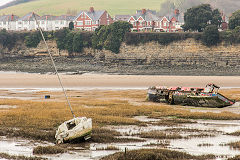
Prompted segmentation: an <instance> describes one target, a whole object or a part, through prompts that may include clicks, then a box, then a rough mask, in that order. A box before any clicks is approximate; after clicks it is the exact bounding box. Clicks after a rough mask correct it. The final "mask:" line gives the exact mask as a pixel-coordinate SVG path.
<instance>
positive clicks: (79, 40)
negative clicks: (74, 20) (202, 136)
mask: <svg viewBox="0 0 240 160" xmlns="http://www.w3.org/2000/svg"><path fill="white" fill-rule="evenodd" d="M72 45H73V51H74V52H77V53H81V52H82V49H83V37H82V34H81V32H76V33H75V34H74V37H73V44H72Z"/></svg>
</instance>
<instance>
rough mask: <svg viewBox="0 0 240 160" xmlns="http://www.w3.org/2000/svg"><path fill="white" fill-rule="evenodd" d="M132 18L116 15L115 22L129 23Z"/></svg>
mask: <svg viewBox="0 0 240 160" xmlns="http://www.w3.org/2000/svg"><path fill="white" fill-rule="evenodd" d="M130 17H131V16H130V15H116V16H115V17H114V21H125V22H127V21H128V20H129V18H130Z"/></svg>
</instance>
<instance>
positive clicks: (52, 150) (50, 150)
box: [33, 146, 65, 154]
mask: <svg viewBox="0 0 240 160" xmlns="http://www.w3.org/2000/svg"><path fill="white" fill-rule="evenodd" d="M64 152H65V149H63V148H61V147H58V146H46V147H44V146H38V147H36V148H34V149H33V154H58V153H64Z"/></svg>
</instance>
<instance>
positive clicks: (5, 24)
mask: <svg viewBox="0 0 240 160" xmlns="http://www.w3.org/2000/svg"><path fill="white" fill-rule="evenodd" d="M18 18H19V17H18V16H16V15H13V14H12V15H3V16H1V17H0V30H1V29H6V30H8V31H15V30H16V21H17V19H18Z"/></svg>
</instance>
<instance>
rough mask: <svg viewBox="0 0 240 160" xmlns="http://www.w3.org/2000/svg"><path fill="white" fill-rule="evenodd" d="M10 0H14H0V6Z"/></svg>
mask: <svg viewBox="0 0 240 160" xmlns="http://www.w3.org/2000/svg"><path fill="white" fill-rule="evenodd" d="M11 1H14V0H0V6H2V5H4V4H6V3H8V2H11Z"/></svg>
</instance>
